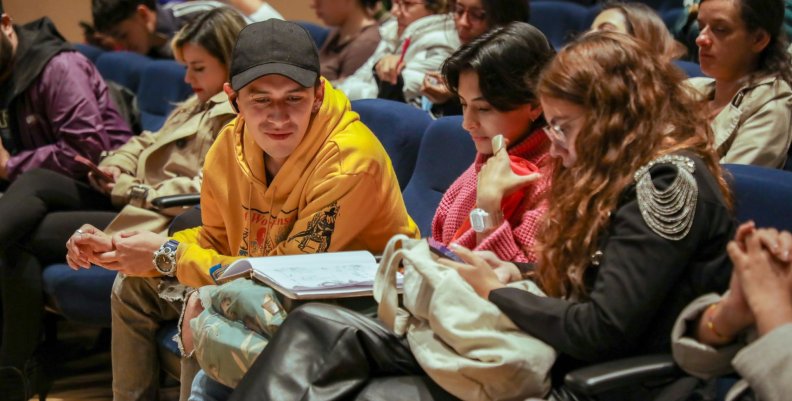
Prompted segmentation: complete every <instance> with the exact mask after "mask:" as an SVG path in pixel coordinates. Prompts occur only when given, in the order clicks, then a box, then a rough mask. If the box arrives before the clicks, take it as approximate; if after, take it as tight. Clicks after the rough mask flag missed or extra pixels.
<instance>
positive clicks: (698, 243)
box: [236, 28, 735, 400]
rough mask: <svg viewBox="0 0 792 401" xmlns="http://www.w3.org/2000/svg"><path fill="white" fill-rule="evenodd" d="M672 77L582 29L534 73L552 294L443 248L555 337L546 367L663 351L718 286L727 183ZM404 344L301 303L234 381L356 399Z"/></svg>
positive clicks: (634, 48)
mask: <svg viewBox="0 0 792 401" xmlns="http://www.w3.org/2000/svg"><path fill="white" fill-rule="evenodd" d="M506 29H508V28H506ZM498 32H499V31H495V32H494V33H495V34H497V33H498ZM487 35H489V34H487ZM475 43H476V42H475V41H474V44H475ZM604 71H607V72H608V73H607V74H606V73H603V72H604ZM465 74H471V72H467V73H465V72H463V73H462V74H461V78H460V86H459V89H458V90H459V93H460V95H462V96H464V95H463V93H464V90H463V87H464V85H463V84H464V80H465V76H466V75H465ZM526 75H527V76H530V75H528V74H526ZM470 76H471V75H467V77H470ZM683 79H684V76H683V75H682V73H681V72H680V71H678V70H677V69H676V68H675V67H673V66H672V65H670V64H668V63H667V62H666V61H665V60H663V59H662V58H661V57H660V56H659V55H657V54H654V53H652V52H649V51H648V50H646V49H644V47H643V46H642V45H641V44H639V43H638V42H637V41H636V40H635V39H633V38H631V37H629V36H627V35H622V34H618V33H613V32H594V33H591V34H588V35H584V36H583V37H581V38H579V39H578V40H577V41H575V42H573V43H571V44H570V45H568V46H567V47H566V48H564V50H562V51H561V53H560V54H559V55H558V56H556V58H555V59H554V60H553V61H552V62H551V63H550V65H549V66H548V67H547V68H546V69H545V71H544V72H543V73H542V75H541V80H540V82H539V84H538V87H537V88H538V90H537V94H538V96H539V98H540V101H541V105H542V110H543V112H544V116H545V118H546V119H547V121H548V122H549V127H548V129H547V132H548V133H549V134H550V136H551V150H550V152H551V154H552V155H553V157H554V158H555V161H554V163H553V166H552V182H553V184H552V188H551V190H550V192H549V199H548V205H549V210H548V212H547V214H546V216H545V219H544V220H543V224H542V225H541V227H540V231H539V238H540V244H539V245H540V246H539V247H538V250H539V258H538V260H539V261H538V264H537V265H536V270H535V271H534V280H535V281H536V282H537V283H538V284H539V285H540V287H542V289H543V290H544V291H545V292H546V293H547V294H548V295H549V296H548V297H539V296H536V295H533V294H531V293H528V292H526V291H523V290H520V289H516V288H509V287H504V284H505V282H506V281H509V280H503V277H502V276H499V275H497V274H496V273H495V272H494V271H493V261H492V260H491V259H488V258H485V257H482V256H481V254H480V253H479V252H472V251H469V250H467V249H466V248H464V247H461V246H456V247H453V246H452V249H456V251H457V254H458V255H459V256H461V257H462V258H463V259H465V260H467V261H468V263H466V264H460V263H454V262H450V261H447V262H445V263H447V264H448V265H450V266H452V267H455V268H456V269H457V271H458V272H459V274H460V275H461V276H462V277H463V278H464V279H465V280H466V281H468V283H470V284H471V286H472V287H473V288H474V289H475V290H476V292H478V293H479V295H481V296H482V297H484V298H487V299H488V300H490V301H491V302H492V303H493V304H495V305H496V306H497V307H498V308H499V309H500V310H501V311H503V312H504V313H505V314H506V315H507V316H508V317H510V318H511V319H512V320H513V321H514V322H515V323H516V324H517V326H518V327H519V328H521V329H522V330H524V331H525V332H527V333H528V334H531V335H533V336H535V337H537V338H538V339H540V340H542V341H544V342H546V343H547V344H549V345H551V346H552V347H553V348H555V349H556V350H557V351H558V352H559V359H558V361H557V362H556V365H555V366H554V368H553V373H554V375H553V377H554V378H559V377H563V376H560V375H562V374H563V373H564V372H565V371H567V370H568V369H570V368H573V367H577V366H581V365H585V364H591V363H594V362H598V361H604V360H609V359H614V358H618V357H623V356H630V355H639V354H645V353H654V352H665V353H667V352H669V351H670V344H669V343H670V336H669V333H670V332H671V327H672V325H673V323H674V320H675V318H676V316H677V315H678V314H679V312H680V311H681V310H682V308H684V307H685V305H686V304H687V303H689V302H690V301H691V300H693V299H694V298H695V297H697V296H698V295H700V294H702V293H705V292H711V291H723V290H724V289H725V288H726V286H727V283H728V279H729V270H730V267H731V265H730V262H729V259H728V257H727V256H726V253H725V252H724V249H725V247H726V244H727V242H728V241H729V239H730V238H731V237H732V236H733V235H734V230H735V227H734V222H733V220H732V215H731V212H730V207H731V206H730V200H729V192H728V189H727V187H726V183H725V181H724V179H723V177H722V175H721V168H720V165H719V164H718V160H717V155H716V153H715V151H714V149H713V148H712V145H711V143H712V142H711V139H712V132H711V131H710V130H709V128H708V126H707V124H705V123H703V119H704V116H703V115H702V114H701V113H700V112H699V109H698V108H697V107H696V103H695V101H694V100H693V99H692V98H691V97H690V95H689V94H688V93H687V92H686V90H685V89H684V86H683V85H682V81H683ZM449 83H451V84H452V86H453V83H454V80H453V79H449ZM488 99H489V98H488ZM465 100H467V99H465ZM468 102H469V100H468ZM470 107H471V104H470V103H468V108H467V109H466V112H467V111H468V110H469V109H470ZM466 118H467V116H466ZM533 135H536V134H533ZM500 264H501V265H503V266H506V265H511V264H510V263H508V262H500ZM515 269H516V268H515ZM510 278H512V277H510ZM513 278H516V277H513ZM301 333H312V335H310V336H306V335H305V334H301ZM320 333H321V334H320ZM404 344H405V342H404V339H402V338H400V337H397V336H396V335H394V334H392V333H391V332H389V331H387V329H384V328H383V326H381V325H380V324H379V323H377V322H376V321H373V320H371V319H368V318H366V317H363V316H361V315H357V314H354V313H352V312H349V311H346V310H344V309H341V308H337V307H332V306H327V305H311V304H309V305H306V306H304V307H302V308H299V309H297V310H295V311H293V312H292V313H290V314H289V318H288V319H286V322H285V323H284V324H283V325H282V326H281V328H280V330H279V331H278V333H277V334H276V335H275V336H274V337H273V339H272V340H271V342H270V345H269V346H268V347H267V349H265V350H264V352H263V353H262V354H261V356H260V357H259V358H258V360H257V361H256V363H255V364H254V365H253V368H252V369H251V372H257V373H258V374H257V375H256V376H252V375H249V376H248V377H246V378H245V379H243V381H242V383H240V385H239V387H238V391H239V392H240V394H239V395H240V396H244V395H253V394H254V392H252V391H260V392H261V393H260V394H261V397H262V398H259V399H275V397H269V398H267V396H266V395H265V394H281V395H282V394H292V393H291V392H292V391H294V394H300V395H301V396H303V398H301V399H304V400H313V399H317V400H318V399H322V400H334V399H355V395H357V394H358V392H360V391H361V388H363V391H364V392H365V391H366V388H365V387H363V384H362V383H361V382H363V383H365V381H366V380H367V379H368V377H370V376H374V375H378V376H387V375H411V374H412V375H417V374H420V373H421V369H420V367H419V366H417V363H416V362H415V360H414V359H412V358H411V354H410V353H409V350H408V349H407V347H406V346H405V345H404ZM278 350H281V351H278ZM283 350H294V351H293V352H283ZM296 350H300V351H299V352H297V351H296ZM336 352H337V353H338V354H336ZM317 355H321V357H317ZM354 355H359V356H360V358H361V359H360V360H358V358H355V357H354ZM337 377H343V378H344V380H333V378H337ZM402 382H409V383H411V384H412V385H415V383H416V382H418V383H422V384H423V385H425V384H426V383H427V382H429V383H431V382H430V381H429V380H428V379H424V380H415V381H408V379H407V378H405V380H403V381H402ZM394 387H395V386H394ZM402 387H405V388H394V389H393V391H394V393H397V394H400V395H405V397H404V398H405V399H421V398H422V399H438V398H436V397H435V395H437V394H438V392H436V391H431V392H430V391H421V390H417V388H420V387H415V386H413V387H407V386H402ZM411 388H412V390H411ZM322 394H334V395H338V396H337V397H323V396H321V395H322ZM429 394H432V395H429ZM311 395H317V396H316V397H311ZM413 395H415V396H414V397H413ZM286 398H288V397H286ZM628 398H629V399H650V396H649V395H647V394H643V395H635V396H632V397H628ZM236 399H248V398H246V397H239V398H236ZM251 399H253V398H251ZM281 399H283V397H281ZM357 399H364V398H360V397H358V398H357Z"/></svg>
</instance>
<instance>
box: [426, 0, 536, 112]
mask: <svg viewBox="0 0 792 401" xmlns="http://www.w3.org/2000/svg"><path fill="white" fill-rule="evenodd" d="M451 12H452V13H453V16H454V26H455V27H456V31H457V35H458V36H459V42H460V43H462V44H463V45H465V44H468V43H470V42H471V41H472V40H473V39H475V38H477V37H479V36H480V35H481V34H483V33H484V32H487V31H489V30H490V29H492V28H496V27H499V26H503V25H506V24H508V23H510V22H512V21H523V22H528V20H529V19H530V10H529V9H528V2H527V1H525V0H456V1H455V4H454V7H453V8H452V10H451ZM421 95H423V97H424V98H425V100H422V102H421V103H422V107H424V108H425V109H427V110H431V112H432V114H434V115H435V116H443V115H446V116H449V115H458V114H462V109H461V108H460V105H459V102H458V101H457V98H456V96H454V94H453V93H451V90H450V89H448V86H447V85H446V83H445V79H443V76H442V74H441V73H440V72H439V71H429V72H427V73H426V75H424V78H423V82H422V83H421Z"/></svg>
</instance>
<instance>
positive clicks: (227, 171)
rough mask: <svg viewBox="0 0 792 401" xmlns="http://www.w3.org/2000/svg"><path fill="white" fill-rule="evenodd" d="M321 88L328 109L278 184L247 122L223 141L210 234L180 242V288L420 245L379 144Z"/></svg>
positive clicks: (216, 162)
mask: <svg viewBox="0 0 792 401" xmlns="http://www.w3.org/2000/svg"><path fill="white" fill-rule="evenodd" d="M324 85H325V96H324V100H323V102H322V107H321V109H320V110H319V112H318V113H317V114H316V115H315V116H314V117H313V118H312V120H311V123H310V125H309V127H308V131H307V132H306V134H305V137H303V140H302V142H301V143H300V144H299V145H298V146H297V148H296V149H295V150H294V152H293V153H292V154H291V156H289V158H288V159H287V160H286V162H285V163H284V165H283V167H281V169H280V171H279V172H278V174H277V175H276V176H275V178H274V179H273V180H272V182H271V183H268V182H267V179H266V176H265V168H264V152H263V151H262V150H261V148H260V147H259V146H258V145H256V143H255V141H254V140H253V137H252V136H251V135H249V134H247V133H246V130H245V122H244V119H243V118H242V117H241V116H237V118H235V119H234V120H233V121H231V122H230V123H229V124H228V125H226V126H225V128H223V130H222V131H221V132H220V135H219V136H218V138H217V140H216V141H215V143H214V144H213V145H212V148H211V149H210V150H209V153H208V154H207V156H206V161H205V164H204V180H203V185H202V187H201V218H202V221H203V225H202V226H201V227H197V228H193V229H189V230H184V231H180V232H178V233H176V234H175V235H174V236H173V238H174V239H176V240H177V241H179V242H180V245H179V249H178V251H177V270H176V276H177V278H178V279H179V281H180V282H182V283H184V284H187V285H190V286H195V287H197V286H201V285H206V284H212V283H213V279H212V277H211V275H210V273H209V270H210V268H212V267H213V266H216V265H218V264H221V265H222V266H226V265H228V264H229V263H231V262H233V261H234V260H237V259H240V258H243V257H247V256H265V255H284V254H299V253H315V252H332V251H341V250H360V249H364V250H369V251H371V252H374V253H378V252H381V251H382V250H383V249H384V248H385V244H386V243H387V241H388V239H390V237H392V236H393V235H395V234H398V233H403V234H407V235H409V236H412V237H415V238H419V237H420V234H419V232H418V227H417V226H416V225H415V223H414V222H413V221H412V219H411V218H410V216H409V215H408V214H407V209H406V208H405V206H404V200H403V198H402V195H401V192H400V191H399V183H398V182H397V180H396V174H395V173H394V171H393V167H392V165H391V161H390V159H389V158H388V155H387V153H385V149H384V148H383V147H382V144H380V142H379V141H378V140H377V138H376V137H375V136H374V134H373V133H372V132H371V131H370V130H369V129H368V128H367V127H366V126H365V125H364V124H363V123H362V122H360V119H359V117H358V115H357V113H355V112H353V111H352V110H351V109H350V104H349V100H348V99H347V98H346V96H345V95H344V94H343V93H342V92H340V91H338V90H336V89H334V88H333V87H332V86H331V85H330V84H329V83H327V82H325V83H324Z"/></svg>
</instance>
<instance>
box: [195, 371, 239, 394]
mask: <svg viewBox="0 0 792 401" xmlns="http://www.w3.org/2000/svg"><path fill="white" fill-rule="evenodd" d="M233 391H234V389H232V388H231V387H226V386H225V385H222V384H220V383H218V382H216V381H214V380H212V378H211V377H209V376H208V375H207V374H206V372H204V371H203V369H201V370H199V371H198V374H196V375H195V379H193V383H192V388H191V389H190V398H189V400H188V401H226V400H227V399H228V398H229V397H231V393H232V392H233Z"/></svg>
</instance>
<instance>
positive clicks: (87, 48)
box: [74, 43, 105, 64]
mask: <svg viewBox="0 0 792 401" xmlns="http://www.w3.org/2000/svg"><path fill="white" fill-rule="evenodd" d="M74 48H75V49H77V51H78V52H80V53H82V55H83V56H85V57H86V58H87V59H88V60H91V62H92V63H94V64H96V59H98V58H99V56H101V55H102V53H104V52H105V51H104V50H102V49H100V48H98V47H96V46H93V45H86V44H84V43H75V44H74Z"/></svg>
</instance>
